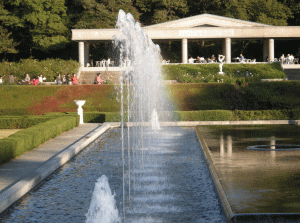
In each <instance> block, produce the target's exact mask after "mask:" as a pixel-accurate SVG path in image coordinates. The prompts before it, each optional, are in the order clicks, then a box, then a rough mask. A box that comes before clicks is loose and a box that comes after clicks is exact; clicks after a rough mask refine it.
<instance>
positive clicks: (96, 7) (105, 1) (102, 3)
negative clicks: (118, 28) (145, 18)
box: [74, 0, 139, 29]
mask: <svg viewBox="0 0 300 223" xmlns="http://www.w3.org/2000/svg"><path fill="white" fill-rule="evenodd" d="M78 7H80V8H81V12H80V18H79V20H78V21H77V22H76V24H75V25H74V28H76V29H100V28H114V27H115V25H116V20H117V16H118V13H119V10H120V9H123V10H124V11H125V12H126V13H131V14H132V15H133V17H134V18H135V19H136V20H138V19H139V13H138V11H137V10H136V9H135V8H134V7H133V5H132V1H131V0H80V1H79V3H78Z"/></svg>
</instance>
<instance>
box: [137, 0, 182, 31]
mask: <svg viewBox="0 0 300 223" xmlns="http://www.w3.org/2000/svg"><path fill="white" fill-rule="evenodd" d="M135 6H136V7H137V8H138V9H139V10H140V11H141V13H142V14H143V15H142V17H141V22H142V23H143V24H146V25H150V24H157V23H161V22H167V21H172V20H175V19H179V18H183V17H184V16H185V14H186V13H187V12H188V6H187V2H186V0H136V2H135Z"/></svg>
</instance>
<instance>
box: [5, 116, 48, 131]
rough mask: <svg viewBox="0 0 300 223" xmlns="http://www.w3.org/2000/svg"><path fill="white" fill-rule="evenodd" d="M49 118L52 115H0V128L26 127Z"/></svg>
mask: <svg viewBox="0 0 300 223" xmlns="http://www.w3.org/2000/svg"><path fill="white" fill-rule="evenodd" d="M50 119H53V117H50V116H48V117H43V116H31V117H26V116H21V117H20V116H0V129H26V128H29V127H31V126H34V125H37V124H39V123H42V122H46V121H48V120H50Z"/></svg>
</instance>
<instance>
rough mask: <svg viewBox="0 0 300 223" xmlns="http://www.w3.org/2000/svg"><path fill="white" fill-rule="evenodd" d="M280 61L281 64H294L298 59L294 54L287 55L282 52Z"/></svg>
mask: <svg viewBox="0 0 300 223" xmlns="http://www.w3.org/2000/svg"><path fill="white" fill-rule="evenodd" d="M279 62H280V63H281V64H294V63H295V62H296V61H295V57H294V56H293V54H288V55H287V56H286V57H285V56H284V54H282V55H281V57H280V58H279ZM297 62H298V61H297Z"/></svg>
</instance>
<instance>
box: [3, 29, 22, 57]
mask: <svg viewBox="0 0 300 223" xmlns="http://www.w3.org/2000/svg"><path fill="white" fill-rule="evenodd" d="M10 36H11V33H9V32H8V31H7V29H4V28H3V27H1V26H0V54H2V53H4V54H6V53H17V52H18V51H17V50H16V48H15V47H16V46H17V45H18V44H17V43H15V42H14V40H13V39H12V38H10Z"/></svg>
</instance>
